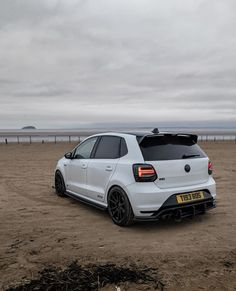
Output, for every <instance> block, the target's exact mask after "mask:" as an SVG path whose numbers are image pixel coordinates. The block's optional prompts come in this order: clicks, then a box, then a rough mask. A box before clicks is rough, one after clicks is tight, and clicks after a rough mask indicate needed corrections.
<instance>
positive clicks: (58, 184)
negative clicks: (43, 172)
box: [55, 171, 66, 197]
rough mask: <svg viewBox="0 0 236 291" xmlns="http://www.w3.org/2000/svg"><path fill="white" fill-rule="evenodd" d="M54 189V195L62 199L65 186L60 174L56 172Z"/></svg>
mask: <svg viewBox="0 0 236 291" xmlns="http://www.w3.org/2000/svg"><path fill="white" fill-rule="evenodd" d="M55 189H56V193H57V195H58V196H60V197H64V196H66V195H65V192H66V186H65V182H64V179H63V177H62V174H61V173H60V172H59V171H57V172H56V174H55Z"/></svg>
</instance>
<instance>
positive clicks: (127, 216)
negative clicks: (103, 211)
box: [107, 187, 134, 226]
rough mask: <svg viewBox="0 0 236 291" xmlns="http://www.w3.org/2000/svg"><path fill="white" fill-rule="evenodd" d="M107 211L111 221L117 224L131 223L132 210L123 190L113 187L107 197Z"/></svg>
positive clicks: (125, 224) (126, 224)
mask: <svg viewBox="0 0 236 291" xmlns="http://www.w3.org/2000/svg"><path fill="white" fill-rule="evenodd" d="M107 203H108V212H109V214H110V216H111V218H112V220H113V222H114V223H115V224H117V225H119V226H128V225H130V224H132V223H133V218H134V214H133V210H132V207H131V205H130V202H129V199H128V197H127V195H126V193H125V191H124V190H123V189H121V188H119V187H113V188H112V189H111V190H110V192H109V194H108V198H107Z"/></svg>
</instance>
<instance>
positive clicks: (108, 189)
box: [105, 183, 132, 207]
mask: <svg viewBox="0 0 236 291" xmlns="http://www.w3.org/2000/svg"><path fill="white" fill-rule="evenodd" d="M115 187H118V188H120V189H121V190H123V191H124V192H125V193H126V195H127V198H128V200H129V202H130V205H131V207H132V201H131V199H130V198H131V197H130V195H129V193H128V192H127V190H126V187H125V186H124V185H122V184H120V183H114V184H112V185H109V186H108V187H107V191H106V195H105V203H106V204H108V202H107V198H108V195H109V193H110V191H111V190H112V189H113V188H115Z"/></svg>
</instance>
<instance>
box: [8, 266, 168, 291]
mask: <svg viewBox="0 0 236 291" xmlns="http://www.w3.org/2000/svg"><path fill="white" fill-rule="evenodd" d="M39 275H40V276H39V278H38V279H34V280H31V281H29V282H27V283H23V284H21V285H19V286H17V287H10V288H8V289H6V291H79V290H83V291H94V290H99V289H100V288H102V287H104V286H105V285H107V284H116V285H119V283H122V282H131V283H136V284H147V283H148V284H151V285H152V286H153V288H155V289H158V290H164V284H163V283H161V282H160V281H159V280H157V279H156V278H155V277H156V275H157V274H156V270H154V269H150V268H143V269H139V268H138V267H134V266H133V267H132V268H131V267H119V266H116V265H114V264H106V265H92V266H87V267H82V266H80V265H79V264H78V263H77V262H73V263H72V264H70V265H69V266H68V267H67V268H66V269H64V270H62V269H60V268H56V267H53V266H52V267H47V268H45V269H43V270H42V271H41V272H40V273H39Z"/></svg>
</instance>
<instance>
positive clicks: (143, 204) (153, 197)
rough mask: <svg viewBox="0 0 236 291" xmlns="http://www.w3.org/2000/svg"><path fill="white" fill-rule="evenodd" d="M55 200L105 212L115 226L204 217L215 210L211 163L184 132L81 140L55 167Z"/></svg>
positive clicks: (119, 134)
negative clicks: (70, 200)
mask: <svg viewBox="0 0 236 291" xmlns="http://www.w3.org/2000/svg"><path fill="white" fill-rule="evenodd" d="M55 189H56V192H57V194H58V195H59V196H64V195H69V196H71V197H73V198H75V199H78V200H80V201H83V202H85V203H88V204H92V205H94V206H96V207H98V208H102V209H107V210H108V212H109V214H110V216H111V218H112V220H113V221H114V223H115V224H117V225H120V226H126V225H129V224H131V223H132V222H133V221H136V220H158V219H164V218H170V217H172V218H174V219H176V220H181V219H182V218H184V217H188V216H195V215H197V214H202V213H205V211H206V210H208V209H211V208H213V207H215V199H216V185H215V181H214V179H213V177H212V164H211V162H210V161H209V158H208V157H207V156H206V154H205V153H204V152H203V151H202V150H201V148H200V147H199V146H198V145H197V136H196V135H193V134H186V133H174V132H159V131H158V129H154V130H153V131H152V132H146V133H117V132H109V133H103V134H97V135H93V136H91V137H88V138H87V139H85V140H84V141H83V142H82V143H80V144H79V145H78V146H77V147H75V148H74V149H73V150H72V151H71V152H69V153H67V154H65V156H64V157H63V158H62V159H60V160H59V161H58V163H57V166H56V170H55Z"/></svg>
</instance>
